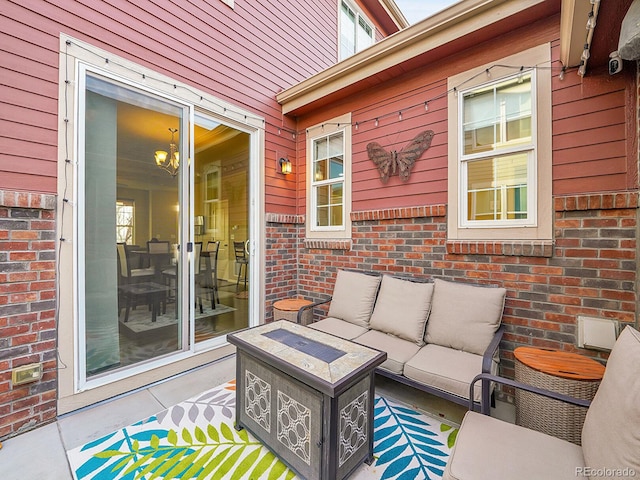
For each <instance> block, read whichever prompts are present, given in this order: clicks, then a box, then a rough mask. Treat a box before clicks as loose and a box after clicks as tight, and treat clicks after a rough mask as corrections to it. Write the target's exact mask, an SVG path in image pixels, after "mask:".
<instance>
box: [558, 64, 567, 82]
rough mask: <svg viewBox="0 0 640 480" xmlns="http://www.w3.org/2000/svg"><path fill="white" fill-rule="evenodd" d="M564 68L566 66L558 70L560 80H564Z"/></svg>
mask: <svg viewBox="0 0 640 480" xmlns="http://www.w3.org/2000/svg"><path fill="white" fill-rule="evenodd" d="M565 70H566V67H562V70H560V75H558V78H559V79H560V81H562V80H564V71H565Z"/></svg>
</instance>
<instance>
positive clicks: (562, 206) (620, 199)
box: [554, 191, 638, 212]
mask: <svg viewBox="0 0 640 480" xmlns="http://www.w3.org/2000/svg"><path fill="white" fill-rule="evenodd" d="M554 208H555V211H556V212H569V211H578V210H611V209H616V208H638V192H637V191H634V192H611V193H593V194H578V195H565V196H562V197H555V198H554Z"/></svg>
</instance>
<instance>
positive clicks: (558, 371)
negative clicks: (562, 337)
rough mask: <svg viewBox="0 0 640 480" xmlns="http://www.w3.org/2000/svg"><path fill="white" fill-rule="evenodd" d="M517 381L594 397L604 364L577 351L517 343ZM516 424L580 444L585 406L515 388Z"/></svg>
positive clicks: (588, 397)
mask: <svg viewBox="0 0 640 480" xmlns="http://www.w3.org/2000/svg"><path fill="white" fill-rule="evenodd" d="M513 353H514V356H515V359H516V361H515V370H516V371H515V379H516V381H519V382H522V383H527V384H529V385H533V386H534V387H539V388H545V389H547V390H553V391H555V392H558V393H563V394H565V395H570V396H572V397H575V398H581V399H585V400H591V399H593V396H594V395H595V394H596V391H597V390H598V386H599V385H600V380H602V375H603V374H604V366H603V365H602V364H600V363H598V362H597V361H595V360H593V359H591V358H588V357H585V356H583V355H578V354H575V353H567V352H560V351H555V350H544V349H539V348H532V347H518V348H516V349H515V350H514V352H513ZM515 401H516V424H517V425H522V426H524V427H527V428H530V429H533V430H537V431H539V432H543V433H546V434H549V435H553V436H554V437H558V438H562V439H564V440H567V441H569V442H572V443H575V444H577V445H580V444H581V435H582V424H583V423H584V419H585V416H586V413H587V409H586V408H582V407H578V406H575V405H569V404H566V403H563V402H560V401H559V400H554V399H550V398H546V397H542V396H540V395H536V394H533V393H530V392H523V391H521V390H517V389H516V396H515Z"/></svg>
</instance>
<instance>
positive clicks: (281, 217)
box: [264, 213, 305, 225]
mask: <svg viewBox="0 0 640 480" xmlns="http://www.w3.org/2000/svg"><path fill="white" fill-rule="evenodd" d="M264 221H265V222H266V223H289V224H294V225H300V224H304V221H305V218H304V215H288V214H285V213H266V214H265V216H264Z"/></svg>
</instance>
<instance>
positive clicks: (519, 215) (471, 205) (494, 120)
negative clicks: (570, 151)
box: [458, 69, 536, 227]
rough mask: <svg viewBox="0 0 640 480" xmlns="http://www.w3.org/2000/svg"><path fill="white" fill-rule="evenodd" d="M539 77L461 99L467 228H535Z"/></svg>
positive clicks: (531, 73) (530, 74)
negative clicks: (507, 226) (536, 91)
mask: <svg viewBox="0 0 640 480" xmlns="http://www.w3.org/2000/svg"><path fill="white" fill-rule="evenodd" d="M535 73H536V72H535V70H531V69H530V70H527V71H522V72H520V73H518V74H517V75H515V76H510V77H506V78H501V79H499V80H497V81H494V82H490V83H488V84H485V85H481V86H479V87H474V88H471V89H468V90H463V91H461V92H459V94H458V102H459V106H458V114H459V116H460V121H459V124H460V126H461V127H460V128H459V130H458V135H459V139H460V145H459V151H460V167H459V169H460V192H459V195H460V208H461V215H460V224H461V226H463V227H474V226H489V225H491V226H503V225H510V226H514V225H535V222H536V215H535V205H536V202H535V196H536V188H535V187H536V175H535V172H536V164H535V159H536V145H535V141H534V140H535V138H536V135H535V125H536V108H535V77H536V76H535Z"/></svg>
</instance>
